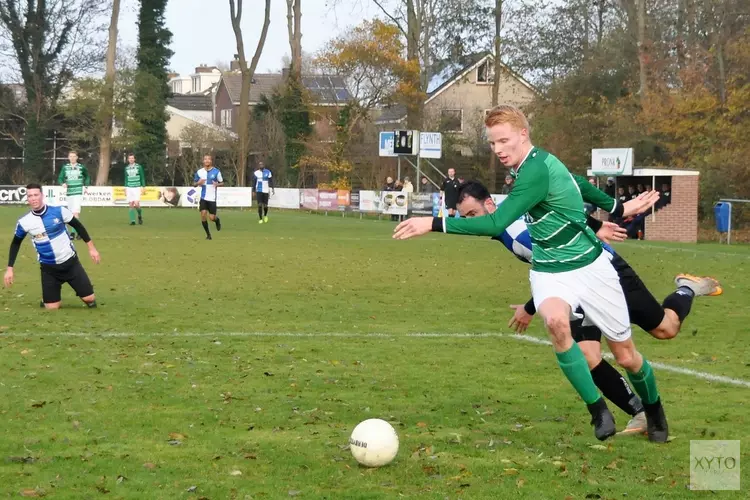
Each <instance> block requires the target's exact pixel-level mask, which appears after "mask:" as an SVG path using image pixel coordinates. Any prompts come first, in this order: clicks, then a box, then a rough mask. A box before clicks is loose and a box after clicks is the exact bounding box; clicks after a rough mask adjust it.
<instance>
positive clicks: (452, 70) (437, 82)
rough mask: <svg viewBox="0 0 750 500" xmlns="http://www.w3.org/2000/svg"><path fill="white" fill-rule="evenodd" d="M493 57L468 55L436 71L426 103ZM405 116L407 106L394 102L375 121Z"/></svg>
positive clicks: (394, 120) (516, 75) (380, 123)
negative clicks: (463, 59) (461, 62)
mask: <svg viewBox="0 0 750 500" xmlns="http://www.w3.org/2000/svg"><path fill="white" fill-rule="evenodd" d="M493 59H494V56H493V55H492V54H488V53H480V54H474V55H471V56H469V57H467V59H466V62H464V63H463V64H459V63H449V64H448V65H446V66H445V67H444V68H443V69H442V70H440V71H438V72H437V73H435V74H434V75H433V76H432V77H431V78H430V81H429V82H428V83H427V99H426V100H425V104H427V103H428V102H430V101H431V100H432V99H434V98H435V97H437V96H438V95H440V94H441V93H442V92H443V91H445V90H446V89H448V88H449V87H451V86H453V85H454V84H455V83H457V82H460V81H461V79H462V78H464V77H465V76H466V75H467V74H469V73H470V72H471V71H473V70H474V69H476V68H477V67H479V66H480V65H481V64H482V63H484V62H485V61H492V60H493ZM501 65H502V67H503V69H504V70H505V71H506V72H507V73H508V74H509V75H510V76H512V77H513V78H515V79H516V80H518V81H519V82H520V83H521V84H522V85H523V86H525V87H526V88H528V89H529V90H532V91H533V92H535V93H536V92H538V90H537V89H536V88H535V87H534V86H533V85H531V84H530V83H529V82H528V81H526V79H524V78H523V77H522V76H521V75H519V74H518V73H516V72H514V71H513V70H511V69H510V68H509V67H508V66H506V65H505V64H501ZM405 118H406V106H404V105H403V104H394V105H392V106H388V107H386V108H383V111H382V113H381V114H380V116H379V117H378V118H377V119H376V120H375V123H376V124H378V125H383V124H386V123H398V122H400V121H402V120H404V119H405Z"/></svg>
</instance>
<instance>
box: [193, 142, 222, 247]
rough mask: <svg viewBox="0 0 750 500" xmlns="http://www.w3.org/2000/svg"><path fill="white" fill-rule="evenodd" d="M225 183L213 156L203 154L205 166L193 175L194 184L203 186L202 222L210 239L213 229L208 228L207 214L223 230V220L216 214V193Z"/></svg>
mask: <svg viewBox="0 0 750 500" xmlns="http://www.w3.org/2000/svg"><path fill="white" fill-rule="evenodd" d="M223 185H224V178H223V177H222V176H221V172H220V171H219V169H218V168H216V167H214V164H213V157H212V156H211V155H209V154H206V155H203V168H201V169H200V170H198V171H197V172H196V173H195V177H193V186H195V187H198V186H200V187H201V200H200V203H199V206H198V208H199V209H200V212H201V224H202V225H203V229H204V230H205V231H206V239H207V240H210V239H212V238H211V231H209V229H208V220H207V216H208V217H210V219H211V220H212V221H214V223H215V224H216V230H217V231H221V221H220V220H219V218H218V217H217V216H216V199H217V198H216V195H217V191H218V189H217V188H219V187H221V186H223Z"/></svg>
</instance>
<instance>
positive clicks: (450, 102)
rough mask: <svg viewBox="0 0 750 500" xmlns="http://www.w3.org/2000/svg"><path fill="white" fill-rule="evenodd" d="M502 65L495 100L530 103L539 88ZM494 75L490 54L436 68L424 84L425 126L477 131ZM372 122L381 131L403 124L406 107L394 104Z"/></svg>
mask: <svg viewBox="0 0 750 500" xmlns="http://www.w3.org/2000/svg"><path fill="white" fill-rule="evenodd" d="M501 67H502V68H503V72H502V75H500V88H499V92H498V102H500V103H502V104H512V105H514V106H519V107H522V106H524V105H526V104H529V103H530V102H531V101H532V99H533V98H534V97H535V96H536V95H537V94H538V91H537V90H536V89H535V88H534V86H533V85H531V84H530V83H529V82H528V81H526V80H525V79H524V78H523V77H522V76H520V75H518V74H516V73H514V72H513V71H512V70H511V69H510V68H508V67H507V66H506V65H504V64H503V65H502V66H501ZM494 76H495V75H494V57H493V55H492V54H479V55H476V56H474V57H470V58H468V60H467V61H465V62H464V64H449V65H447V66H446V67H445V68H443V69H442V70H441V71H438V72H437V73H436V74H435V75H434V76H433V77H432V78H431V79H430V82H429V84H428V86H427V99H425V102H424V123H425V127H429V128H430V130H437V129H438V128H439V129H440V131H442V132H444V133H450V134H456V135H458V136H459V137H460V136H467V137H468V136H469V134H471V133H476V130H477V127H479V126H481V123H483V121H484V116H485V114H486V113H487V111H489V110H490V109H491V108H492V85H493V82H494ZM375 124H376V125H377V126H378V127H379V128H381V129H384V130H387V129H396V128H403V127H405V125H406V106H404V105H402V104H396V105H393V106H390V107H387V108H384V109H383V110H381V113H380V114H379V115H378V116H377V117H376V118H375ZM438 125H439V127H438Z"/></svg>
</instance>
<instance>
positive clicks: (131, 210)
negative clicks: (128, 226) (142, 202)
mask: <svg viewBox="0 0 750 500" xmlns="http://www.w3.org/2000/svg"><path fill="white" fill-rule="evenodd" d="M128 214H129V215H130V222H135V209H134V208H131V209H130V210H128Z"/></svg>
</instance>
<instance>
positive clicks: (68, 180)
mask: <svg viewBox="0 0 750 500" xmlns="http://www.w3.org/2000/svg"><path fill="white" fill-rule="evenodd" d="M57 182H58V183H59V184H67V185H68V192H67V193H65V194H66V195H67V196H81V195H83V186H88V185H90V184H91V177H89V171H88V170H86V167H85V166H83V165H81V164H80V163H76V164H75V165H71V164H70V163H66V164H65V165H63V166H62V168H61V169H60V175H59V177H58V178H57Z"/></svg>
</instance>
